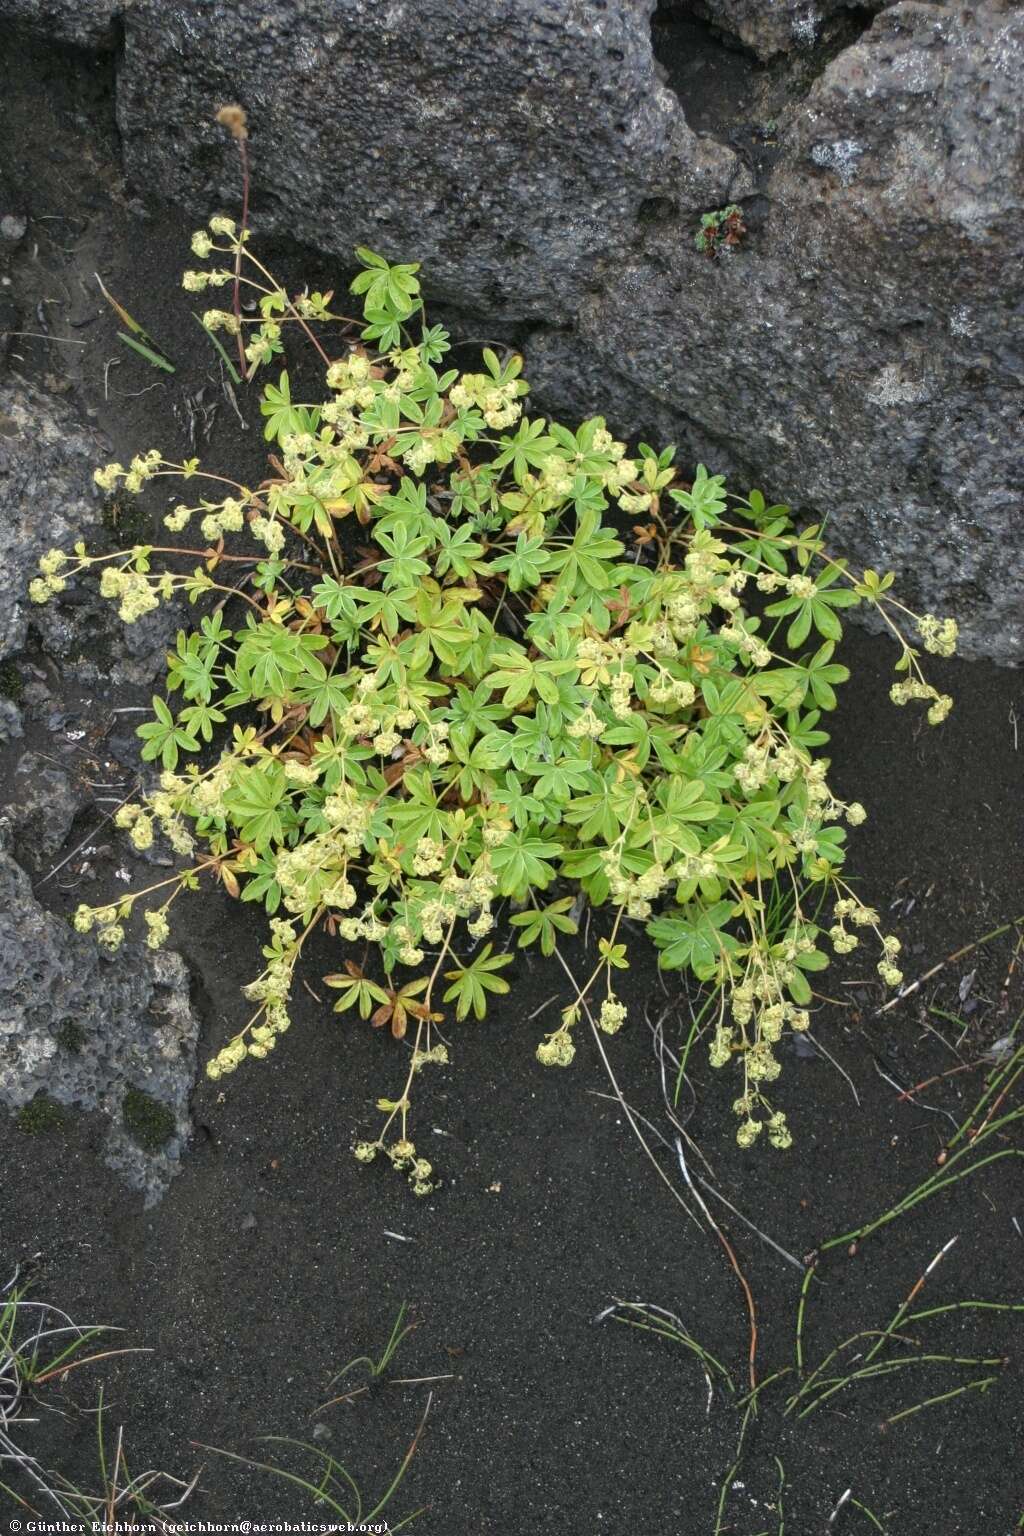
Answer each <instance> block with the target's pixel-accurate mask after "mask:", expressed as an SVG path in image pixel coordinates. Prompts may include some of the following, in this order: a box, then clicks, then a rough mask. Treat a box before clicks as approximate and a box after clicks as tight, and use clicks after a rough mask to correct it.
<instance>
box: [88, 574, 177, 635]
mask: <svg viewBox="0 0 1024 1536" xmlns="http://www.w3.org/2000/svg"><path fill="white" fill-rule="evenodd" d="M172 591H173V584H172V577H171V576H170V575H169V574H167V573H166V572H165V573H164V574H163V575H162V576H159V577H157V578H155V579H154V578H151V577H149V576H146V575H144V574H143V573H142V572H141V571H132V570H128V569H127V568H126V567H124V566H117V565H108V566H105V567H104V570H103V575H102V576H101V577H100V596H101V597H110V598H114V599H116V600H117V602H118V605H119V606H118V610H117V613H118V618H120V619H121V620H122V621H123V622H124V623H125V624H134V623H135V622H136V621H137V620H138V619H141V618H142V617H143V616H144V615H145V614H147V613H152V611H153V609H154V608H159V606H160V598H161V597H170V595H171V593H172Z"/></svg>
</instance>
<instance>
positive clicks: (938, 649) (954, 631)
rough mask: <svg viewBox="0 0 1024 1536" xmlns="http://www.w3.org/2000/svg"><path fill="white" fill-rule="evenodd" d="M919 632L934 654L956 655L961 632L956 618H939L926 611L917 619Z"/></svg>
mask: <svg viewBox="0 0 1024 1536" xmlns="http://www.w3.org/2000/svg"><path fill="white" fill-rule="evenodd" d="M917 632H918V634H919V635H920V636H921V639H922V641H923V642H924V648H925V650H926V651H931V653H932V655H933V656H955V655H956V642H957V637H958V635H959V633H960V630H959V627H958V625H957V622H956V620H955V619H937V618H936V617H935V615H934V613H925V614H922V615H921V617H920V618H919V619H918V620H917Z"/></svg>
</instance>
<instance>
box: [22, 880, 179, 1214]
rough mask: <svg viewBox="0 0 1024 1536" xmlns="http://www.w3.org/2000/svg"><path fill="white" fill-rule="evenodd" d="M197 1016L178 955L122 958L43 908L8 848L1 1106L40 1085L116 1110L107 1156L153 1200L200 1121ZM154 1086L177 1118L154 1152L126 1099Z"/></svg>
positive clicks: (137, 953) (59, 1096) (85, 1104)
mask: <svg viewBox="0 0 1024 1536" xmlns="http://www.w3.org/2000/svg"><path fill="white" fill-rule="evenodd" d="M198 1035H199V1022H198V1019H197V1018H196V1016H195V1014H194V1013H193V1011H192V1007H191V1004H190V1002H189V989H188V974H187V972H186V969H185V966H184V963H183V961H182V960H181V959H180V957H179V956H178V955H175V954H170V953H159V952H157V953H154V952H152V951H150V950H147V949H144V948H140V947H139V946H136V945H129V946H127V947H126V948H125V949H124V950H122V951H121V952H119V953H118V954H117V955H116V956H114V957H113V958H109V957H107V956H105V955H103V954H102V953H101V952H100V950H99V948H98V946H97V945H96V944H95V942H94V941H93V940H92V939H91V938H88V937H85V936H82V935H79V934H76V933H74V932H73V931H72V929H71V928H70V927H69V926H68V924H67V923H66V922H63V921H62V920H61V919H60V918H57V917H54V916H53V915H52V914H51V913H49V912H47V911H45V910H44V909H43V907H41V906H40V905H39V903H38V901H36V899H35V897H34V896H33V894H32V887H31V885H30V884H29V881H28V877H27V876H26V874H25V873H24V871H23V870H22V869H20V868H19V866H18V865H17V864H16V863H15V862H14V860H13V859H12V858H11V857H10V856H9V855H8V854H7V853H4V852H2V851H0V1105H7V1106H8V1107H9V1108H11V1109H19V1108H21V1106H22V1105H24V1104H27V1103H29V1101H30V1100H31V1099H33V1098H34V1097H35V1096H36V1094H38V1093H45V1095H46V1096H47V1097H48V1098H50V1099H54V1100H56V1101H57V1102H58V1103H61V1104H67V1105H74V1106H76V1107H78V1108H82V1109H98V1110H100V1111H102V1113H103V1114H104V1115H105V1116H106V1117H107V1119H108V1121H109V1130H108V1134H107V1160H108V1162H109V1163H110V1164H111V1166H112V1167H114V1168H116V1169H118V1170H119V1171H120V1172H121V1173H122V1174H123V1176H124V1177H125V1178H126V1179H127V1180H128V1182H129V1183H130V1184H131V1186H132V1187H133V1188H135V1189H140V1190H142V1191H143V1192H144V1193H145V1195H146V1199H147V1202H151V1201H152V1200H154V1199H156V1198H158V1197H159V1195H160V1194H161V1193H162V1192H163V1190H164V1189H165V1188H166V1185H167V1183H168V1181H169V1180H170V1179H171V1178H172V1176H173V1175H174V1174H175V1173H176V1172H177V1170H178V1166H179V1163H180V1158H181V1153H182V1150H183V1148H184V1146H185V1143H186V1141H187V1140H188V1137H189V1134H190V1130H191V1122H190V1119H189V1113H188V1098H189V1093H190V1091H191V1088H192V1083H193V1080H194V1077H195V1067H196V1041H197V1039H198ZM132 1090H135V1091H136V1092H138V1091H141V1092H143V1093H145V1094H147V1095H148V1096H149V1097H150V1098H151V1099H153V1100H154V1101H156V1102H157V1103H158V1104H160V1105H162V1106H165V1107H166V1109H167V1110H168V1111H169V1112H170V1114H171V1115H172V1116H173V1131H172V1134H171V1136H170V1138H169V1139H168V1140H167V1142H166V1144H165V1145H163V1146H162V1147H160V1149H159V1150H157V1151H154V1152H147V1151H146V1150H144V1149H143V1148H142V1147H141V1146H140V1144H139V1141H138V1140H137V1138H136V1137H134V1136H133V1135H132V1134H131V1130H130V1126H129V1127H126V1125H125V1117H124V1101H125V1096H126V1094H128V1093H130V1092H131V1091H132Z"/></svg>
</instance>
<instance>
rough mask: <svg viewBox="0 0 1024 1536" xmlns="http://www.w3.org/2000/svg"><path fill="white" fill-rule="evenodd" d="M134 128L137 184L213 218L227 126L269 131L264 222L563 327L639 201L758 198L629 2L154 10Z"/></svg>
mask: <svg viewBox="0 0 1024 1536" xmlns="http://www.w3.org/2000/svg"><path fill="white" fill-rule="evenodd" d="M125 26H126V37H125V59H124V65H123V68H122V69H121V72H120V76H119V81H118V117H119V121H120V125H121V129H122V133H123V136H124V147H125V159H126V166H127V169H128V172H129V174H130V176H131V178H132V179H133V181H134V182H135V184H136V186H138V187H139V189H140V190H142V191H145V190H146V189H147V188H155V187H159V188H160V189H161V191H162V192H163V193H165V194H166V195H169V196H171V197H173V198H175V199H177V200H178V201H180V202H183V203H185V204H187V205H188V206H190V207H193V208H195V209H196V211H197V214H199V215H200V216H203V215H205V214H206V213H208V212H211V211H213V210H214V209H215V208H216V207H217V206H218V205H219V204H220V203H223V202H225V201H226V202H227V203H228V204H229V205H230V206H232V207H234V206H235V205H236V204H237V201H238V186H239V175H238V156H237V153H236V150H235V147H234V145H233V144H232V143H231V141H230V140H229V139H227V136H226V135H225V133H224V131H223V129H221V128H219V127H217V126H216V125H215V124H214V122H213V114H214V112H215V110H216V108H217V107H218V106H220V105H222V104H223V103H224V102H225V101H235V100H238V101H240V102H241V104H242V105H243V106H244V107H245V108H246V109H247V111H248V113H249V118H250V128H251V133H252V155H253V160H254V163H255V165H256V166H257V167H258V169H257V173H256V177H255V209H256V215H255V217H256V222H257V224H258V225H259V226H260V227H261V228H263V229H266V228H268V227H273V228H275V229H278V230H281V231H284V232H287V233H289V234H293V235H295V236H297V237H298V238H299V239H300V240H302V241H304V242H306V243H308V244H311V245H313V246H315V247H317V248H318V249H320V250H323V251H329V252H334V253H336V254H338V255H340V256H342V257H344V258H346V260H350V259H351V251H352V247H353V246H354V245H356V244H358V243H363V244H366V245H370V246H372V247H373V248H374V249H376V250H380V251H382V252H383V253H385V254H387V255H389V256H390V257H391V258H392V259H394V260H404V259H418V260H420V261H422V262H423V263H424V266H425V267H426V269H427V272H428V275H429V278H430V280H431V283H432V286H433V288H434V290H435V292H437V293H440V294H442V295H443V296H445V297H447V298H449V299H452V300H456V301H458V302H460V303H462V304H466V305H471V306H473V307H474V308H476V309H478V310H480V311H489V310H497V311H500V312H501V314H502V315H504V316H512V317H524V316H532V317H534V318H540V317H545V316H547V317H551V316H558V317H568V316H570V315H571V314H572V313H573V312H574V310H575V308H576V305H577V304H578V302H579V299H580V297H581V296H582V294H583V293H584V292H585V291H586V289H587V288H588V287H589V286H590V284H591V282H592V281H593V278H594V274H595V272H596V271H597V269H598V268H599V266H600V265H601V264H602V263H606V264H609V265H614V264H615V263H617V262H619V261H622V260H623V259H624V258H625V257H626V255H627V254H628V252H629V251H630V249H631V248H632V246H633V244H634V241H635V239H636V234H637V219H638V215H639V212H640V209H641V206H642V204H643V203H644V201H645V200H649V199H652V198H668V199H670V200H671V201H672V202H673V204H674V205H676V206H679V207H683V208H690V209H700V208H706V207H709V206H714V205H715V204H718V203H722V202H727V201H728V200H729V198H730V197H734V196H736V195H738V194H741V193H743V192H744V191H748V190H749V178H748V177H747V174H746V172H745V170H744V169H743V167H742V166H741V164H740V162H739V161H738V159H737V157H736V155H735V154H734V153H733V152H732V151H731V150H730V149H728V148H726V147H725V146H724V145H721V144H718V143H715V142H714V141H713V140H710V139H700V138H698V137H697V136H696V135H695V134H694V133H693V132H692V130H691V129H690V127H689V126H688V125H687V122H686V119H685V117H684V115H683V112H682V109H681V107H680V104H679V102H678V101H677V99H676V98H675V96H674V95H673V94H672V93H671V92H670V91H668V90H666V89H665V87H664V86H663V85H662V84H661V83H660V80H659V77H658V74H657V72H656V69H655V63H654V57H653V54H652V52H651V36H650V25H649V19H648V12H647V7H645V6H644V5H637V4H635V3H624V0H609V3H608V4H605V5H591V4H586V5H584V4H579V3H577V0H528V3H525V0H486V3H481V0H418V3H417V4H415V5H412V4H409V3H405V0H402V3H399V0H395V3H390V4H382V3H380V0H301V3H295V0H276V3H275V0H222V3H220V4H218V5H216V6H206V5H194V4H193V5H176V6H168V5H167V4H166V3H165V0H139V3H137V4H135V5H134V6H133V7H132V8H131V10H129V11H128V12H127V14H126V17H125Z"/></svg>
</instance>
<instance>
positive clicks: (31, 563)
mask: <svg viewBox="0 0 1024 1536" xmlns="http://www.w3.org/2000/svg"><path fill="white" fill-rule="evenodd" d="M101 462H102V458H101V450H100V447H99V444H98V443H97V441H96V438H95V437H94V435H93V434H92V433H91V432H89V431H87V430H86V429H85V428H83V427H82V426H80V425H79V423H78V422H77V421H76V419H75V418H74V416H73V415H72V413H71V411H70V410H69V409H68V407H67V406H66V405H65V404H64V403H63V402H62V401H59V400H57V399H55V398H54V397H53V396H52V395H47V394H44V393H43V392H42V391H41V390H38V389H36V388H34V386H32V385H30V384H26V383H24V382H23V381H22V380H20V379H15V378H8V379H5V380H0V507H2V514H0V657H4V656H10V655H12V654H13V653H14V652H16V651H20V650H21V649H22V648H23V647H24V644H25V636H26V632H27V629H28V623H29V619H30V618H33V617H35V613H34V605H33V604H32V603H31V602H30V600H29V596H28V584H29V582H30V581H31V580H32V578H33V577H34V576H36V575H38V574H39V573H38V563H39V557H40V555H42V554H45V553H46V551H47V550H48V549H50V548H52V547H60V548H63V549H67V550H70V548H71V546H72V545H73V544H74V543H75V541H76V540H77V539H81V538H85V537H87V536H88V534H89V533H90V532H95V530H96V528H97V527H98V526H99V505H98V502H97V499H96V497H95V495H94V494H93V486H92V472H93V470H94V468H95V467H96V465H97V464H99V463H101Z"/></svg>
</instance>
